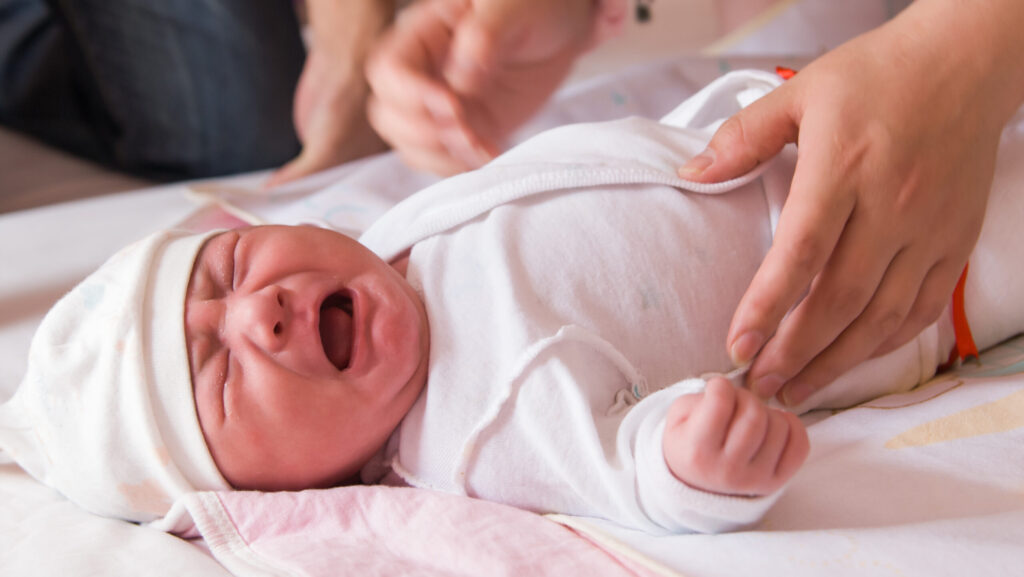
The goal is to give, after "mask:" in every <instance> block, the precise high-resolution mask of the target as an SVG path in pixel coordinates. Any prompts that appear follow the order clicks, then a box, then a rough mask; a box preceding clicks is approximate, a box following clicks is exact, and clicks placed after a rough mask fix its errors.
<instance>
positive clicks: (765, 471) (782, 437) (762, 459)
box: [750, 410, 792, 495]
mask: <svg viewBox="0 0 1024 577" xmlns="http://www.w3.org/2000/svg"><path fill="white" fill-rule="evenodd" d="M791 428H792V427H791V426H790V422H789V419H788V418H787V417H786V413H784V412H783V411H779V410H771V411H769V414H768V431H767V433H766V435H765V439H764V443H762V444H761V448H760V449H759V450H758V452H757V454H756V455H755V456H754V458H753V459H751V461H750V468H751V470H752V471H756V473H757V478H758V479H759V480H760V484H761V486H760V487H759V490H758V491H757V492H758V493H760V494H765V495H766V494H768V493H771V492H773V491H775V490H776V489H778V488H779V487H780V486H781V484H782V483H778V482H777V480H776V476H777V470H778V467H779V464H780V463H781V459H782V455H783V453H784V452H785V450H786V445H787V443H788V442H789V438H790V430H791Z"/></svg>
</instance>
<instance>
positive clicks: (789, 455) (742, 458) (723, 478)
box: [662, 378, 810, 496]
mask: <svg viewBox="0 0 1024 577" xmlns="http://www.w3.org/2000/svg"><path fill="white" fill-rule="evenodd" d="M662 450H663V451H664V454H665V462H666V463H667V464H668V467H669V469H670V470H671V471H672V474H673V475H675V476H676V478H678V479H679V480H680V481H682V482H684V483H686V484H687V485H689V486H691V487H694V488H696V489H700V490H702V491H708V492H711V493H720V494H726V495H744V496H762V495H768V494H770V493H773V492H775V491H777V490H778V489H780V488H781V487H782V486H783V485H784V484H785V483H786V481H788V480H789V479H790V478H791V477H792V476H793V474H794V473H796V471H797V469H799V468H800V465H801V464H803V462H804V459H806V458H807V453H808V451H809V450H810V444H809V442H808V439H807V430H806V429H805V428H804V426H803V423H801V422H800V419H798V418H797V417H796V415H794V414H792V413H788V412H786V411H781V410H778V409H773V408H769V407H767V406H766V405H765V404H764V403H763V402H762V401H760V400H759V399H758V398H757V397H756V396H754V394H753V393H751V392H750V391H748V390H746V389H740V388H737V387H734V386H733V385H732V384H730V383H729V382H728V381H727V380H725V379H723V378H713V379H711V380H710V381H708V385H707V388H706V389H705V390H704V392H702V393H698V394H693V395H685V396H682V397H680V398H678V399H676V401H675V402H674V403H673V404H672V407H671V408H670V409H669V412H668V416H667V417H666V422H665V434H664V436H663V437H662Z"/></svg>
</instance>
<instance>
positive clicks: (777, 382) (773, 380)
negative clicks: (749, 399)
mask: <svg viewBox="0 0 1024 577" xmlns="http://www.w3.org/2000/svg"><path fill="white" fill-rule="evenodd" d="M785 382H786V381H784V380H783V379H782V377H780V376H779V375H775V374H772V375H765V376H763V377H761V378H760V379H757V380H756V381H754V384H753V385H751V386H750V390H752V391H754V394H755V395H757V396H759V397H761V398H762V399H770V398H772V395H774V394H775V393H776V392H777V391H778V390H779V387H781V386H782V385H783V384H784V383H785Z"/></svg>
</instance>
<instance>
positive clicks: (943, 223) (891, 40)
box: [680, 0, 1024, 404]
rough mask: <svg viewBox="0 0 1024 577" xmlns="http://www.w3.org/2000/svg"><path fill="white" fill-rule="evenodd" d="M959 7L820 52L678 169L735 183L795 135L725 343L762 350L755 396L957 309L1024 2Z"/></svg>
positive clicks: (838, 369) (916, 13)
mask: <svg viewBox="0 0 1024 577" xmlns="http://www.w3.org/2000/svg"><path fill="white" fill-rule="evenodd" d="M959 6H960V3H958V2H951V1H949V0H919V1H918V2H915V3H914V4H913V5H912V6H911V7H910V8H908V9H907V10H905V11H904V13H902V14H901V15H900V16H898V17H897V18H896V19H894V20H893V21H891V22H889V23H887V24H886V25H884V26H883V27H881V28H879V29H877V30H875V31H872V32H870V33H868V34H865V35H863V36H861V37H858V38H856V39H854V40H852V41H851V42H849V43H847V44H845V45H843V46H841V47H840V48H838V49H836V50H834V51H832V52H831V53H828V54H826V55H825V56H823V57H821V58H820V59H818V60H817V61H815V62H813V63H812V64H811V65H809V66H808V67H807V68H806V69H804V70H802V71H800V72H799V73H798V74H797V75H796V76H795V77H793V78H792V79H791V80H789V81H787V82H786V83H785V84H784V85H783V86H781V87H780V88H778V89H777V90H775V91H774V92H772V93H770V94H768V95H767V96H765V97H764V98H762V99H761V100H759V101H757V102H755V103H753V104H752V105H751V106H750V107H748V108H747V109H745V110H743V111H742V112H740V113H739V114H737V115H736V116H735V117H733V118H731V119H729V120H728V121H727V122H726V123H725V124H723V125H722V127H721V128H720V130H719V131H718V132H717V133H716V134H715V136H714V138H713V140H712V141H711V143H710V145H709V149H708V151H706V152H705V153H703V154H702V155H699V156H698V157H696V158H695V159H693V160H691V161H690V162H689V163H688V164H687V165H686V166H684V168H683V169H681V171H680V174H681V175H683V176H684V177H686V178H690V179H693V180H698V181H702V182H715V181H720V180H726V179H729V178H732V177H734V176H738V175H739V174H742V173H743V172H746V171H748V170H750V169H752V168H753V167H754V166H755V165H756V164H757V163H759V162H763V161H767V160H768V159H770V158H771V157H772V156H774V155H775V154H776V153H777V152H778V151H779V150H780V149H781V148H782V147H783V146H784V145H785V144H786V143H789V142H795V143H797V147H798V160H797V166H796V173H795V175H794V177H793V182H792V186H791V188H790V192H789V197H788V200H787V201H786V204H785V206H784V207H783V210H782V214H781V216H780V218H779V222H778V226H777V230H776V235H775V239H774V243H773V245H772V247H771V249H770V250H769V252H768V254H767V256H766V258H765V260H764V262H763V263H762V265H761V267H760V269H759V270H758V271H757V273H756V275H755V276H754V279H753V280H752V282H751V284H750V287H749V289H748V290H747V292H746V294H745V295H744V297H743V298H742V300H741V302H740V304H739V306H738V308H737V310H736V313H735V316H734V317H733V321H732V324H731V327H730V330H729V335H728V340H727V347H728V348H729V351H730V353H731V356H732V358H733V360H734V362H736V363H737V364H743V363H746V362H750V361H751V359H753V364H752V366H751V368H750V373H749V376H748V382H749V383H750V386H751V389H752V390H753V391H754V392H756V393H757V394H759V395H761V396H763V397H770V396H772V395H775V394H777V393H778V395H779V399H780V400H781V401H782V402H783V403H786V404H798V403H800V402H801V401H803V400H804V399H806V398H807V397H808V396H810V395H811V394H812V393H813V392H814V391H816V390H818V389H820V388H821V387H823V386H825V385H827V384H828V383H830V382H831V381H833V380H834V379H835V378H836V377H838V376H839V375H840V374H842V373H843V372H845V371H846V370H848V369H850V368H851V367H852V366H853V365H855V364H857V363H858V362H861V361H863V360H865V359H867V358H869V357H870V356H872V355H879V354H882V353H885V352H888V351H891V350H892V349H894V348H896V347H898V346H899V345H901V344H903V343H906V342H907V341H908V340H910V339H911V338H913V337H914V336H916V335H917V334H918V333H919V332H920V331H921V330H922V329H923V328H925V327H926V326H927V325H928V324H930V323H932V322H933V321H935V319H936V318H937V317H938V316H939V314H940V313H941V312H942V311H943V310H945V308H946V307H947V305H948V303H949V298H950V295H951V293H952V290H953V287H954V286H955V284H956V281H957V278H958V276H959V275H960V273H961V271H962V270H963V268H964V264H965V262H966V261H967V257H968V255H969V254H970V252H971V249H972V248H973V246H974V243H975V241H976V240H977V237H978V234H979V230H980V227H981V223H982V220H983V217H984V212H985V205H986V201H987V198H988V190H989V187H990V184H991V181H992V174H993V170H994V161H995V154H996V149H997V144H998V140H999V136H1000V131H1001V129H1002V126H1003V124H1004V123H1005V121H1006V120H1007V119H1008V118H1009V117H1010V115H1011V114H1012V112H1013V110H1015V109H1016V107H1017V106H1019V103H1020V98H1021V95H1022V94H1024V90H1021V88H1022V86H1024V82H1022V75H1021V74H1020V73H1019V71H1020V70H1021V69H1022V67H1021V66H1020V64H1019V63H1017V62H1015V59H1016V57H1017V56H1016V55H1018V54H1019V53H1020V47H1017V46H1015V44H1019V42H1020V41H1019V40H1010V39H1011V38H1013V37H1014V36H1015V35H1016V32H1015V30H1016V25H1014V21H1015V19H1016V22H1021V21H1022V19H1021V18H1022V17H1024V14H1022V12H1024V11H1022V9H1021V6H1022V4H1021V3H1020V2H1016V1H1015V0H1007V1H1005V2H1003V1H1001V0H997V1H995V2H993V3H991V4H986V5H985V7H984V8H982V9H980V10H975V9H974V8H971V9H970V10H956V9H955V8H959ZM972 6H973V5H972ZM976 7H977V6H976ZM1005 19H1009V24H1010V26H1008V25H1007V24H1006V23H1005V22H1004V21H1003V20H1005ZM1011 28H1012V30H1011ZM953 38H956V39H957V40H956V44H957V47H956V49H951V48H950V47H949V43H950V39H953ZM1011 47H1012V48H1013V49H1011ZM983 51H984V52H983ZM787 313H788V314H787ZM755 354H756V358H754V357H755Z"/></svg>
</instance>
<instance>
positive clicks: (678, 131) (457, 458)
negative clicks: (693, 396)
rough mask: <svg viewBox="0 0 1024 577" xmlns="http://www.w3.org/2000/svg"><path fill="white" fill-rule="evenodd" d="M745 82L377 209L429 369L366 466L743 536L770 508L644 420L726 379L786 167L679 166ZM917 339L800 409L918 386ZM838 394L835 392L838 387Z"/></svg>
mask: <svg viewBox="0 0 1024 577" xmlns="http://www.w3.org/2000/svg"><path fill="white" fill-rule="evenodd" d="M778 82H779V81H778V80H777V79H776V78H775V77H774V76H772V75H770V74H767V73H760V72H742V73H734V74H731V75H728V76H726V77H723V78H722V79H720V80H719V81H717V82H715V83H714V84H712V85H710V86H709V87H708V88H706V89H704V90H703V91H702V92H701V93H699V94H698V95H696V96H695V97H693V98H691V99H690V100H688V101H687V102H686V103H684V104H683V105H682V106H680V108H678V109H677V110H676V111H674V112H673V113H672V114H670V115H669V116H668V117H666V118H665V119H663V121H662V122H660V123H659V122H656V121H652V120H644V119H637V118H633V119H626V120H621V121H615V122H610V123H601V124H592V125H574V126H568V127H564V128H560V129H556V130H553V131H549V132H546V133H544V134H542V135H540V136H538V137H536V138H534V139H532V140H530V141H528V142H526V143H524V144H522V145H521V146H519V147H517V148H516V149H514V150H512V151H510V152H509V153H507V154H505V155H503V156H502V157H500V158H499V159H497V160H496V161H494V162H493V163H491V164H490V165H488V166H487V167H485V168H484V169H482V170H480V171H477V172H474V173H469V174H466V175H462V176H459V177H456V178H452V179H449V180H446V181H444V182H442V183H439V184H438V185H436V186H434V187H431V188H429V189H427V190H426V191H424V192H422V193H419V194H417V195H415V196H413V197H412V198H410V199H409V200H408V201H406V202H405V203H403V204H401V205H399V206H398V207H396V209H394V210H393V211H391V212H390V213H388V214H386V215H385V216H384V217H383V218H382V219H381V220H380V221H379V222H377V223H376V224H375V225H374V226H373V227H372V228H371V229H370V230H369V231H368V232H367V233H366V234H365V235H364V237H363V238H362V239H361V240H362V241H363V242H364V243H366V244H367V246H369V247H370V248H371V249H373V250H375V251H376V252H377V253H378V254H379V255H380V256H382V257H383V258H385V259H390V258H394V257H395V256H397V255H399V254H400V253H401V252H403V251H404V250H406V249H407V248H409V247H412V252H411V256H410V263H409V271H408V279H409V281H410V283H411V284H412V285H413V287H415V288H416V290H417V291H418V292H419V293H420V294H421V296H422V297H423V299H424V302H425V303H426V307H427V316H428V319H429V322H430V334H431V351H430V372H429V376H428V381H427V383H428V384H427V387H426V389H425V393H424V394H423V395H421V397H420V399H419V400H418V401H417V403H416V404H415V405H414V406H413V408H412V410H411V411H410V412H409V414H408V415H407V416H406V418H405V419H404V421H403V422H402V424H401V425H400V427H399V429H398V430H397V431H396V433H395V435H393V437H392V439H391V442H390V443H389V445H388V447H387V448H386V450H385V454H384V455H383V457H384V459H385V462H386V463H388V464H390V465H391V466H392V468H393V470H394V472H395V473H397V474H398V475H400V476H401V477H402V478H403V479H404V480H405V481H406V482H408V483H409V484H411V485H414V486H419V487H428V488H432V489H436V490H441V491H446V492H453V493H460V494H467V495H470V496H473V497H479V498H482V499H487V500H492V501H497V502H501V503H506V504H509V505H513V506H517V507H521V508H525V509H529V510H533V511H537V512H542V513H548V512H557V513H565V514H572V515H582V516H596V517H601V518H605V519H609V520H612V521H615V522H617V523H620V524H622V525H625V526H628V527H632V528H636V529H640V530H644V531H648V532H651V533H663V532H682V531H702V532H708V531H723V530H730V529H734V528H738V527H742V526H744V525H748V524H751V523H753V522H756V521H757V520H758V519H759V518H760V517H761V516H762V515H763V514H764V512H765V511H766V510H767V509H768V508H769V507H770V506H771V504H772V503H773V502H774V501H775V500H776V498H777V497H778V494H773V495H770V496H766V497H761V498H743V497H727V496H721V495H715V494H710V493H705V492H702V491H698V490H695V489H692V488H690V487H688V486H686V485H685V484H683V483H681V482H679V481H678V480H677V479H676V478H675V477H674V476H673V475H672V474H671V472H670V471H669V470H668V468H667V466H666V465H665V461H664V458H663V456H662V449H661V447H662V444H661V437H662V430H663V428H664V417H665V413H666V411H667V410H668V407H669V406H670V405H671V403H672V401H673V400H674V399H675V398H677V397H678V396H679V395H682V394H686V393H690V392H694V391H695V390H699V386H700V385H701V384H702V381H700V380H698V379H693V377H697V376H699V375H700V374H702V373H707V372H712V371H717V372H724V371H728V370H729V369H730V368H731V365H730V361H729V359H728V357H727V355H726V350H725V339H726V332H727V330H728V325H729V321H730V319H731V316H732V313H733V311H734V310H735V308H736V305H737V303H738V302H739V299H740V297H741V296H742V294H743V292H744V290H745V289H746V287H747V286H748V285H749V282H750V279H751V278H752V277H753V274H754V272H755V271H756V270H757V267H758V265H759V264H760V262H761V261H762V259H763V258H764V255H765V253H766V251H767V250H768V247H769V245H770V244H771V240H772V231H773V225H774V223H775V221H776V218H777V215H778V212H779V210H780V208H781V204H782V202H783V200H784V198H785V195H786V193H787V191H788V188H789V182H790V179H791V176H792V168H793V162H794V160H795V154H794V151H792V150H787V151H786V152H785V153H784V154H783V155H781V156H780V158H778V159H776V160H775V161H774V162H772V163H769V164H768V165H766V166H763V167H761V168H760V169H758V170H757V171H755V172H754V173H751V174H748V175H746V176H744V177H743V178H740V179H737V180H734V181H730V182H727V183H721V184H716V185H700V184H694V183H689V182H686V181H683V180H680V179H679V178H678V177H677V176H676V173H675V170H676V167H678V166H679V165H680V164H681V163H682V161H683V160H685V159H686V158H689V157H691V156H693V155H694V154H696V153H697V152H699V151H701V150H702V149H703V147H704V146H705V144H706V143H707V141H708V139H709V138H710V136H711V134H712V133H713V131H714V129H715V128H716V127H717V125H718V124H719V123H720V122H721V121H722V120H723V119H724V118H727V117H728V116H730V115H731V114H733V113H735V112H736V111H737V110H739V108H740V107H741V106H743V105H745V104H747V103H748V102H749V101H750V100H753V99H754V98H756V97H758V96H760V95H763V94H765V93H767V92H768V91H770V90H771V89H772V88H774V87H775V86H777V84H778ZM937 332H938V331H937V330H936V328H935V326H934V325H933V326H932V327H929V329H928V330H926V331H925V332H924V333H923V334H922V335H921V336H919V337H918V338H917V339H916V340H915V341H913V342H911V343H908V344H907V345H906V346H904V347H902V348H901V349H899V350H898V351H895V352H894V353H892V354H890V355H887V356H886V357H883V358H881V359H876V360H875V361H872V362H869V363H865V364H863V365H861V366H860V367H859V368H858V369H857V370H855V371H853V372H852V373H850V374H848V375H847V376H845V377H844V378H843V379H842V380H841V382H839V383H837V385H836V386H833V387H831V388H829V389H827V390H826V391H825V392H824V393H822V394H819V395H817V396H815V397H813V398H812V399H811V400H809V402H808V404H807V405H806V406H804V407H802V409H806V408H809V407H810V406H823V405H828V406H846V405H850V404H854V403H856V402H859V401H860V400H863V399H866V398H871V397H875V396H878V395H879V394H882V393H885V392H891V391H895V390H905V389H909V388H910V387H913V386H914V385H916V384H917V383H919V382H922V381H923V380H926V379H928V378H930V377H931V376H932V375H933V374H934V370H935V367H936V365H937V364H938V363H939V362H940V357H942V356H944V355H940V354H939V347H938V338H937ZM844 383H846V384H844Z"/></svg>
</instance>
